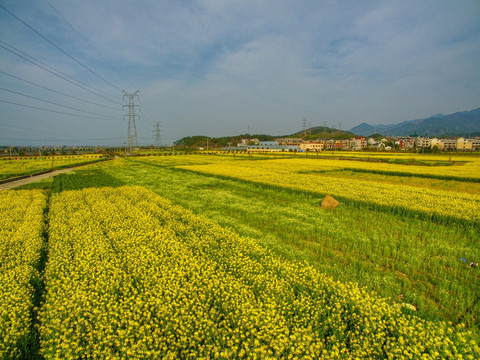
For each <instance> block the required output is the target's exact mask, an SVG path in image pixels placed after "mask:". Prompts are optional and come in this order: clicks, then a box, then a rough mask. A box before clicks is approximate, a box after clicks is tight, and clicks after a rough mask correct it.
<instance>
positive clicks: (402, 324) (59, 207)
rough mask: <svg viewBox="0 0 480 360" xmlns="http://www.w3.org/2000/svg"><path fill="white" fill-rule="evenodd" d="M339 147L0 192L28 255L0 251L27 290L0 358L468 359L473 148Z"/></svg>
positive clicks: (476, 230) (477, 193) (157, 162)
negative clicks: (385, 150)
mask: <svg viewBox="0 0 480 360" xmlns="http://www.w3.org/2000/svg"><path fill="white" fill-rule="evenodd" d="M347 155H348V154H344V155H338V153H336V154H335V158H333V156H332V155H331V154H328V153H325V154H321V155H316V154H315V155H312V154H309V155H306V154H303V155H299V154H297V155H296V156H285V155H284V154H279V155H271V154H256V155H254V156H249V155H247V154H236V155H235V156H233V155H229V154H199V155H176V156H173V155H170V156H165V155H164V156H145V157H133V158H122V159H116V160H114V161H109V162H102V163H96V164H92V165H88V166H86V167H84V168H82V169H76V170H74V171H72V172H70V173H67V174H62V175H58V176H57V177H55V178H54V179H53V180H47V181H44V182H41V183H36V184H31V185H28V186H25V187H24V189H23V190H21V191H13V190H12V191H8V192H0V196H8V197H9V199H11V200H9V203H10V204H18V205H17V207H18V208H14V209H12V210H9V211H11V212H15V214H18V215H17V216H18V217H20V218H22V217H23V219H22V221H23V223H24V224H30V223H31V224H36V225H35V226H36V227H35V226H32V227H31V229H29V234H30V233H31V237H32V242H31V244H32V245H30V243H29V244H28V245H25V246H24V247H26V248H28V249H29V251H30V253H32V254H33V255H29V257H24V256H20V255H18V254H13V253H12V252H11V248H12V246H20V245H15V244H16V243H13V244H14V245H8V246H4V248H1V249H0V250H1V251H2V253H1V254H0V255H1V256H2V259H4V258H5V259H7V258H8V259H11V260H9V262H7V261H5V262H4V261H2V266H8V268H9V269H13V266H29V267H30V268H31V270H29V272H25V275H24V278H22V279H23V280H21V279H20V280H21V281H19V282H18V284H15V287H13V286H14V285H12V284H8V285H6V284H5V283H2V284H0V286H2V289H0V292H2V294H4V295H2V296H5V297H8V296H10V292H12V291H16V292H15V293H19V292H22V291H23V292H22V294H23V295H22V296H24V297H25V298H26V299H30V300H28V301H26V304H27V305H25V306H26V307H25V308H24V309H23V310H22V309H15V310H12V311H14V312H15V314H18V315H15V316H16V317H15V318H13V317H10V316H7V315H5V312H4V313H3V314H4V315H2V316H3V317H2V318H1V321H2V322H3V323H2V324H0V326H1V327H0V330H2V331H4V333H5V334H8V335H9V336H7V337H4V338H5V339H9V340H8V341H6V340H5V341H4V342H3V343H2V344H0V357H2V356H3V358H5V359H7V358H29V357H38V358H45V359H54V358H72V359H76V358H86V357H89V358H107V357H109V358H119V359H129V358H151V359H156V358H172V359H173V358H225V359H231V358H248V359H255V358H257V359H267V358H270V359H274V358H292V359H293V358H308V359H313V358H325V359H327V358H356V357H357V358H402V357H403V358H406V359H416V358H431V359H435V358H471V359H476V358H479V357H480V348H479V345H478V344H479V341H480V319H479V315H480V288H479V286H478V284H479V283H480V281H479V280H480V268H479V267H478V266H476V263H477V262H480V244H479V242H478V239H479V234H480V188H479V186H478V185H479V178H480V175H479V174H480V172H479V171H478V170H479V169H480V158H478V157H476V156H466V155H462V156H449V157H445V156H443V157H442V156H431V155H428V156H427V155H425V156H422V155H416V157H415V158H414V159H413V160H412V154H409V155H408V156H407V155H406V154H405V156H403V154H399V155H391V156H382V157H381V156H380V155H372V154H370V155H369V154H362V155H361V156H360V155H357V154H350V155H349V156H348V159H343V160H342V159H339V157H340V156H345V157H346V156H347ZM355 157H357V158H355ZM375 157H376V158H380V160H379V161H373V160H372V159H373V158H375ZM376 160H378V159H376ZM26 189H30V190H26ZM29 193H31V194H32V195H31V198H28V199H30V200H28V201H26V200H25V199H26V198H25V197H26V196H29V195H26V194H29ZM5 194H8V195H5ZM15 194H18V195H15ZM326 195H331V196H333V197H334V198H336V199H337V200H339V201H340V204H339V206H338V207H337V208H336V209H323V208H322V207H321V202H322V200H323V198H324V197H325V196H326ZM17 199H18V200H17ZM3 202H4V201H2V203H3ZM29 202H30V203H32V206H31V207H29V208H31V210H30V212H28V211H27V212H26V210H25V209H24V208H25V206H26V205H25V204H26V203H29ZM20 204H22V205H20ZM12 206H13V205H10V207H12ZM2 210H3V209H2ZM30 213H32V214H33V215H35V214H37V215H36V216H37V217H32V216H33V215H28V214H30ZM23 214H25V215H23ZM38 216H40V218H39V217H38ZM42 216H43V220H42ZM9 219H10V220H8V221H7V220H5V224H4V225H5V226H4V228H5V229H6V230H5V231H4V232H2V233H1V236H2V239H4V240H3V241H4V242H5V241H6V240H5V239H7V238H8V239H10V238H12V236H11V234H13V233H22V231H24V230H22V229H23V227H22V226H25V225H21V224H22V223H21V222H18V221H17V222H12V220H11V218H9ZM42 229H43V230H42ZM29 236H30V235H29ZM39 236H40V238H42V239H43V240H42V244H43V245H41V246H40V247H39V245H38V238H39ZM35 239H37V240H35ZM5 243H6V242H5ZM33 244H35V245H33ZM22 246H23V245H22ZM5 249H6V250H5ZM8 249H10V250H8ZM35 254H36V255H35ZM42 254H45V255H44V256H46V257H47V258H48V261H47V262H46V263H45V261H42V260H41V259H42ZM15 256H17V257H15ZM471 263H473V264H472V265H470V264H471ZM4 264H15V265H4ZM29 278H30V279H40V280H39V281H40V283H41V286H34V285H29V280H28V279H29ZM25 279H26V280H25ZM32 281H33V280H30V282H31V283H32V284H33V283H35V281H33V282H32ZM37 283H38V281H37ZM17 288H18V289H20V290H13V289H17ZM22 289H23V290H22ZM0 295H1V294H0ZM10 298H12V297H11V296H10ZM12 306H13V305H12ZM22 311H23V313H22ZM22 314H23V315H22ZM14 319H19V320H14ZM12 323H15V324H18V326H17V327H16V328H15V330H13V329H14V328H13V327H12V326H10V325H11V324H12ZM3 329H5V330H3ZM18 329H22V330H18ZM13 334H17V335H13Z"/></svg>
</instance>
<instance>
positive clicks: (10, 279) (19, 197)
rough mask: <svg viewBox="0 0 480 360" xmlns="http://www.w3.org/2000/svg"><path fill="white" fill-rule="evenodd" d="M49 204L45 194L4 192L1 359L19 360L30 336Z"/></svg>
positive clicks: (0, 195)
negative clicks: (44, 212) (44, 216)
mask: <svg viewBox="0 0 480 360" xmlns="http://www.w3.org/2000/svg"><path fill="white" fill-rule="evenodd" d="M45 205H46V196H45V195H44V194H43V193H42V192H41V191H27V190H24V191H5V192H0V214H1V216H0V359H16V358H19V356H20V355H21V349H22V348H24V347H26V346H27V342H28V338H29V336H30V327H31V318H30V312H31V311H32V308H33V306H34V304H33V294H34V289H33V287H32V285H31V282H32V280H34V279H35V278H38V277H39V276H40V274H39V273H38V271H37V266H38V263H39V261H40V256H41V250H42V247H43V238H42V232H43V230H44V221H43V209H44V208H45Z"/></svg>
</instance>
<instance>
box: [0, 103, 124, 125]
mask: <svg viewBox="0 0 480 360" xmlns="http://www.w3.org/2000/svg"><path fill="white" fill-rule="evenodd" d="M0 102H2V103H5V104H11V105H16V106H21V107H25V108H29V109H35V110H41V111H47V112H51V113H56V114H62V115H70V116H77V117H81V118H86V119H95V120H108V121H115V120H113V119H108V118H99V117H93V116H85V115H79V114H72V113H67V112H63V111H56V110H51V109H45V108H41V107H38V106H30V105H25V104H19V103H16V102H12V101H7V100H1V99H0Z"/></svg>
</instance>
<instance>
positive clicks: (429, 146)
mask: <svg viewBox="0 0 480 360" xmlns="http://www.w3.org/2000/svg"><path fill="white" fill-rule="evenodd" d="M222 150H227V151H228V150H230V151H232V150H233V151H235V150H237V151H238V150H245V151H248V152H255V151H295V152H318V151H333V150H344V151H362V150H385V151H389V150H403V151H417V152H421V151H427V152H440V151H480V137H476V138H463V137H460V138H451V139H444V138H436V137H435V138H430V137H428V136H425V137H421V136H408V137H399V138H389V139H387V138H383V139H379V140H376V139H374V138H373V137H371V138H368V137H352V138H350V139H317V140H303V139H301V138H278V139H276V140H275V141H259V139H255V138H253V139H248V138H246V139H242V141H241V142H240V143H238V144H237V146H230V147H224V148H222Z"/></svg>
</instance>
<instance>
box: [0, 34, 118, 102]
mask: <svg viewBox="0 0 480 360" xmlns="http://www.w3.org/2000/svg"><path fill="white" fill-rule="evenodd" d="M0 43H3V44H5V45H7V46H9V47H11V48H13V49H15V51H18V52H19V53H20V54H23V55H25V56H28V57H30V58H32V59H34V60H35V61H37V62H38V63H40V64H42V65H43V66H42V65H39V64H37V63H35V62H34V61H32V60H30V59H28V58H26V57H25V56H23V55H20V54H18V53H16V52H15V51H13V50H11V49H8V48H7V47H5V46H3V45H1V44H0V48H3V49H5V50H7V51H9V52H11V53H12V54H14V55H16V56H18V57H20V58H22V59H24V60H26V61H28V62H29V63H31V64H33V65H35V66H38V67H39V68H41V69H43V70H45V71H47V72H49V73H50V74H52V75H55V76H57V77H59V78H60V79H63V80H65V81H67V82H69V83H71V84H73V85H75V86H77V87H79V88H81V89H83V90H85V91H88V92H90V93H92V94H94V95H96V96H99V97H101V98H102V99H105V100H107V101H110V102H112V103H114V104H117V105H123V104H121V103H119V102H116V101H114V100H111V99H109V98H107V97H106V96H103V95H101V94H99V93H96V92H95V91H92V90H90V89H88V88H87V87H90V88H92V89H95V88H94V87H92V86H90V85H87V84H85V83H84V82H82V81H80V80H77V79H75V78H72V77H71V76H69V75H67V74H65V73H63V72H61V71H60V70H57V69H55V68H54V67H51V66H49V65H47V64H45V63H43V62H41V61H40V60H38V59H36V58H35V57H33V56H31V55H28V54H26V53H25V52H23V51H21V50H19V49H17V48H16V47H14V46H12V45H10V44H8V43H6V42H5V41H2V40H0ZM47 67H48V68H50V69H53V70H54V71H52V70H49V69H47ZM55 71H56V72H58V73H59V74H62V75H63V76H62V75H59V74H57V73H56V72H55ZM68 78H71V79H73V80H75V81H76V82H78V83H80V84H82V85H84V86H82V85H79V84H77V83H76V82H75V81H72V80H70V79H68ZM95 90H97V91H101V90H99V89H95ZM109 96H111V95H109Z"/></svg>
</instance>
